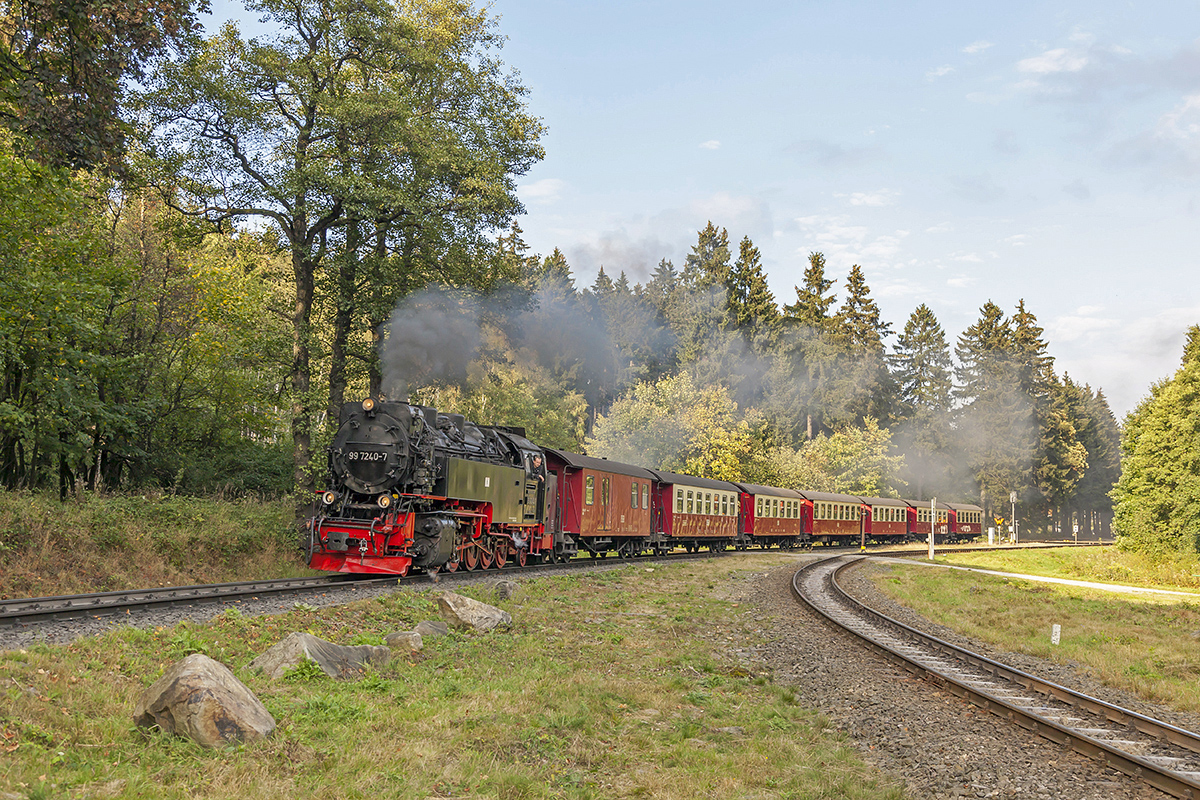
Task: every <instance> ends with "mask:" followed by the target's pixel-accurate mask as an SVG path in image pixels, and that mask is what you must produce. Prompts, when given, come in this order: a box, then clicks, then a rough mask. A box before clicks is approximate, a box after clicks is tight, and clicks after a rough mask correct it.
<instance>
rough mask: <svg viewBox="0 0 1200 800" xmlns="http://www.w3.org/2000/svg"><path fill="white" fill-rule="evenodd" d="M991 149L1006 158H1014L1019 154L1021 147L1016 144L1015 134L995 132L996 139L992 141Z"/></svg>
mask: <svg viewBox="0 0 1200 800" xmlns="http://www.w3.org/2000/svg"><path fill="white" fill-rule="evenodd" d="M992 149H993V150H995V151H996V152H997V153H1001V154H1003V155H1006V156H1015V155H1017V154H1018V153H1020V152H1021V147H1020V145H1018V144H1017V134H1016V132H1014V131H996V138H995V139H993V140H992Z"/></svg>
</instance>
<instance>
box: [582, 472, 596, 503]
mask: <svg viewBox="0 0 1200 800" xmlns="http://www.w3.org/2000/svg"><path fill="white" fill-rule="evenodd" d="M584 487H585V488H584V490H583V503H584V505H589V506H590V505H592V504H593V503H595V502H596V478H595V476H593V475H588V476H587V479H586V480H585V481H584Z"/></svg>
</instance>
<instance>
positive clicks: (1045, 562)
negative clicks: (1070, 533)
mask: <svg viewBox="0 0 1200 800" xmlns="http://www.w3.org/2000/svg"><path fill="white" fill-rule="evenodd" d="M940 560H942V559H941V558H939V561H940ZM944 560H945V561H946V562H949V563H956V564H960V565H970V566H975V567H980V568H984V569H995V570H1001V571H1005V572H1015V573H1022V574H1036V575H1047V576H1050V577H1065V578H1072V579H1081V580H1100V579H1102V578H1104V577H1106V576H1107V579H1108V580H1109V581H1110V582H1111V581H1113V578H1114V577H1115V576H1122V578H1121V582H1123V583H1128V584H1131V585H1138V586H1143V587H1149V588H1177V587H1181V586H1182V587H1183V588H1184V589H1187V588H1193V589H1194V588H1195V587H1192V586H1190V585H1188V584H1187V583H1185V582H1183V581H1182V579H1181V577H1182V576H1183V575H1184V574H1185V572H1184V570H1186V569H1188V567H1186V566H1184V565H1174V566H1164V565H1161V564H1155V563H1152V562H1146V561H1143V560H1142V559H1140V558H1138V557H1136V556H1132V555H1129V554H1123V553H1120V552H1117V551H1115V550H1113V549H1111V548H1107V549H1106V551H1105V552H1097V551H1093V550H1087V551H1083V552H1080V551H1075V550H1070V551H1064V550H1054V551H1050V550H1041V551H1039V550H1034V551H1021V552H1017V551H1009V552H1003V553H978V554H976V553H962V554H956V555H947V556H946V557H945V559H944ZM1164 580H1166V581H1167V583H1166V585H1165V586H1164V585H1162V584H1161V583H1160V581H1164ZM875 583H876V585H877V586H878V587H879V588H880V589H881V590H882V591H884V592H885V593H886V594H888V595H889V596H891V597H892V598H893V599H894V600H896V601H897V602H898V603H900V604H902V605H905V606H908V607H909V608H912V609H914V610H916V611H918V612H920V613H921V614H922V615H924V616H925V617H927V618H928V619H930V620H933V621H934V622H937V623H939V624H941V625H945V626H947V627H949V628H952V629H954V630H956V631H958V632H960V633H962V634H965V635H967V636H971V637H973V638H976V639H979V640H982V641H985V642H988V643H990V644H992V645H994V646H995V647H998V648H1000V649H1002V650H1007V651H1011V652H1018V653H1026V654H1029V655H1033V656H1037V657H1040V658H1046V659H1050V660H1053V661H1055V662H1058V663H1068V662H1075V663H1076V664H1078V665H1082V666H1083V667H1084V668H1085V670H1086V671H1087V672H1088V673H1089V674H1090V675H1091V676H1092V677H1094V678H1096V679H1098V680H1100V681H1102V682H1103V683H1105V684H1107V685H1109V686H1114V687H1118V688H1121V689H1125V690H1128V691H1132V692H1134V693H1136V694H1137V695H1138V696H1140V697H1142V698H1144V699H1146V700H1150V701H1153V702H1158V703H1163V704H1166V705H1169V706H1171V707H1174V708H1177V709H1180V710H1185V711H1200V598H1181V597H1178V596H1163V595H1146V596H1143V595H1130V594H1113V593H1110V592H1105V591H1101V590H1097V589H1088V588H1083V587H1073V586H1062V585H1056V584H1047V583H1039V582H1034V581H1028V580H1022V579H1020V578H1004V577H998V576H990V575H981V574H979V573H969V572H962V571H958V570H941V569H934V568H929V567H925V566H911V567H909V566H891V567H882V566H881V569H880V570H879V572H878V573H877V574H876V575H875ZM1056 624H1057V625H1060V626H1061V638H1060V643H1059V644H1058V645H1054V644H1052V642H1051V631H1052V627H1053V626H1054V625H1056Z"/></svg>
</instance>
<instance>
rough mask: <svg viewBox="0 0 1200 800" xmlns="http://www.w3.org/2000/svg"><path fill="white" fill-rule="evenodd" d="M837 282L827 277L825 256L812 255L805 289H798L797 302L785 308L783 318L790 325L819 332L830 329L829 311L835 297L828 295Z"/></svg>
mask: <svg viewBox="0 0 1200 800" xmlns="http://www.w3.org/2000/svg"><path fill="white" fill-rule="evenodd" d="M835 282H836V281H833V280H830V279H828V278H826V277H825V256H824V254H822V253H810V254H809V256H808V269H806V270H804V288H803V289H801V288H800V287H799V286H797V287H796V302H795V303H793V304H792V305H790V306H784V307H783V318H784V320H785V321H786V322H787V323H788V324H790V325H797V324H798V325H807V326H808V327H810V328H815V329H817V330H825V329H827V328H828V327H829V325H830V322H829V309H830V307H831V306H832V305H833V304H834V302H835V301H836V299H837V298H836V296H835V295H832V294H830V295H826V294H825V293H826V292H828V291H829V290H830V289H832V288H833V284H834V283H835Z"/></svg>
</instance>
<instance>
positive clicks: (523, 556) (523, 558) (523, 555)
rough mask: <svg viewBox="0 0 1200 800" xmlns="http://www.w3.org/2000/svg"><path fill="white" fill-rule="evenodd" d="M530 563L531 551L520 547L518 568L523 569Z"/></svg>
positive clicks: (518, 550)
mask: <svg viewBox="0 0 1200 800" xmlns="http://www.w3.org/2000/svg"><path fill="white" fill-rule="evenodd" d="M528 561H529V550H528V549H526V548H524V547H520V548H518V549H517V566H518V567H523V566H525V564H526V563H527V562H528Z"/></svg>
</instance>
